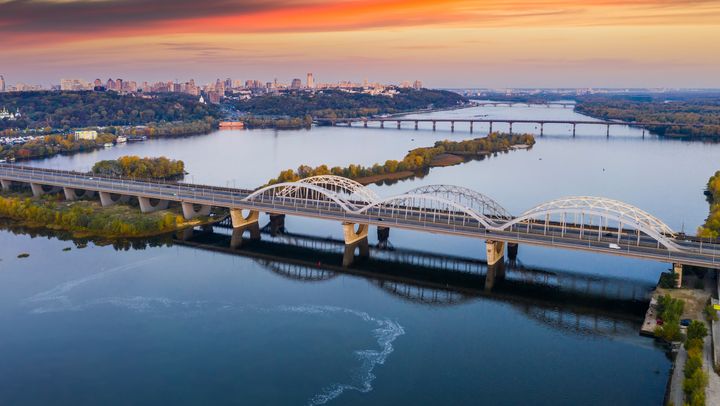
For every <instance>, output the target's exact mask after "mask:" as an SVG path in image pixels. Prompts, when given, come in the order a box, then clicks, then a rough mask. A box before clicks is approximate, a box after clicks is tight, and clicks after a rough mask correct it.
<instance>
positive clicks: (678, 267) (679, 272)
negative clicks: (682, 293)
mask: <svg viewBox="0 0 720 406" xmlns="http://www.w3.org/2000/svg"><path fill="white" fill-rule="evenodd" d="M673 275H675V276H676V280H675V287H676V288H681V287H682V276H683V266H682V264H678V263H675V264H673Z"/></svg>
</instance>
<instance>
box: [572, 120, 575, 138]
mask: <svg viewBox="0 0 720 406" xmlns="http://www.w3.org/2000/svg"><path fill="white" fill-rule="evenodd" d="M572 126H573V137H575V123H573V125H572Z"/></svg>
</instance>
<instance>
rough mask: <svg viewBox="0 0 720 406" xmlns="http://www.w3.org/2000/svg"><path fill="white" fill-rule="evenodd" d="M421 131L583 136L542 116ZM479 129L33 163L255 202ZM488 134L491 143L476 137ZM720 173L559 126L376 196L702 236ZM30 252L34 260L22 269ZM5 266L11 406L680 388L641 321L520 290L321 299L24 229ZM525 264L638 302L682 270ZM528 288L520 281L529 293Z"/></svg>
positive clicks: (260, 274)
mask: <svg viewBox="0 0 720 406" xmlns="http://www.w3.org/2000/svg"><path fill="white" fill-rule="evenodd" d="M421 116H422V117H432V116H434V117H458V118H461V117H478V116H482V117H493V118H518V119H520V118H544V119H580V120H582V119H587V117H585V116H582V115H579V114H577V113H574V112H573V111H572V110H571V109H561V108H547V107H543V106H531V107H512V108H509V107H482V108H469V109H461V110H453V111H446V112H434V113H425V114H422V115H421ZM495 129H498V130H502V129H503V128H502V127H498V126H497V125H496V127H495ZM467 130H468V129H467V128H466V127H463V126H462V125H456V130H455V132H454V133H451V132H450V131H449V128H446V127H443V126H441V125H439V126H438V131H436V132H433V131H432V130H431V128H430V127H429V126H428V125H421V128H420V130H418V131H415V130H413V129H412V128H411V127H410V126H408V128H404V129H402V130H397V129H395V128H392V129H391V128H386V129H379V128H367V129H365V128H342V127H334V128H332V127H318V128H313V129H312V130H301V131H273V130H253V131H242V130H225V131H218V132H215V133H212V134H209V135H206V136H197V137H188V138H178V139H170V140H149V141H146V142H143V143H135V144H128V145H123V146H119V147H114V148H109V149H104V150H98V151H94V152H90V153H84V154H76V155H72V156H58V157H54V158H49V159H45V160H39V161H33V162H31V163H30V164H32V165H37V166H42V167H48V168H62V169H75V170H87V169H88V168H89V167H90V166H92V164H93V163H94V162H95V161H97V160H100V159H111V158H115V157H118V156H120V155H127V154H134V155H141V156H158V155H165V156H168V157H170V158H175V159H182V160H184V161H185V164H186V169H187V170H188V171H189V172H190V175H188V177H187V178H186V180H187V181H188V182H194V183H207V184H214V185H220V186H236V187H256V186H259V185H261V184H263V183H264V182H266V181H267V180H268V179H269V178H271V177H274V176H276V175H277V174H278V173H279V172H280V171H281V170H283V169H288V168H295V167H297V166H298V165H300V164H309V165H319V164H323V163H325V164H328V165H331V166H332V165H339V166H346V165H347V164H350V163H357V164H363V165H371V164H373V163H375V162H384V161H385V160H387V159H400V158H402V157H403V156H404V154H405V153H406V152H407V151H408V150H409V149H412V148H415V147H420V146H427V145H431V144H432V143H433V142H434V141H437V140H442V139H452V140H461V139H466V138H469V137H470V134H469V132H468V131H467ZM486 130H487V128H486V127H482V126H481V127H479V128H478V127H477V126H476V128H475V132H476V134H478V135H476V136H480V135H482V134H484V133H485V132H486ZM513 130H514V131H515V132H524V131H533V132H536V133H537V131H538V130H537V129H536V128H535V126H534V125H526V126H523V125H517V124H516V125H515V126H514V128H513ZM718 156H720V145H715V144H702V143H691V142H683V141H677V140H664V139H658V138H657V137H655V136H652V135H647V136H645V137H644V138H643V137H642V132H641V130H638V129H631V128H621V127H617V128H615V127H614V128H613V129H612V133H611V136H610V137H609V138H606V137H605V128H604V127H590V126H587V127H583V126H580V127H578V130H577V136H576V137H575V138H573V137H572V136H571V133H570V128H569V126H561V125H557V126H546V127H545V132H544V136H543V137H539V136H538V137H537V143H536V144H535V146H534V147H533V148H532V149H530V150H527V151H525V150H521V151H512V152H509V153H507V154H500V155H498V156H496V157H492V158H489V159H485V160H482V161H475V162H470V163H466V164H462V165H457V166H452V167H446V168H434V169H432V170H431V171H430V173H429V174H428V175H427V176H425V177H423V178H416V179H411V180H406V181H402V182H398V183H395V184H393V185H389V186H377V185H373V186H372V187H373V188H374V189H375V190H376V191H377V192H378V193H379V194H380V195H383V196H389V195H392V194H396V193H402V192H404V191H406V190H408V189H411V188H413V187H416V186H420V185H427V184H440V183H442V184H455V185H459V186H465V187H469V188H472V189H475V190H477V191H481V192H483V193H485V194H487V195H489V196H492V197H493V198H495V199H496V200H497V201H498V202H500V203H501V204H502V205H503V206H504V207H505V208H507V209H508V210H509V211H510V212H511V213H513V214H519V213H521V212H522V211H524V210H526V209H529V208H531V207H532V206H534V205H536V204H539V203H542V202H544V201H547V200H550V199H553V198H557V197H561V196H566V195H597V196H605V197H611V198H616V199H619V200H622V201H625V202H628V203H631V204H634V205H636V206H638V207H640V208H642V209H644V210H646V211H648V212H650V213H652V214H654V215H656V216H658V217H659V218H661V219H662V220H664V221H665V222H667V223H668V224H669V225H670V226H671V227H673V228H675V229H677V230H680V229H684V230H686V231H688V232H694V230H695V228H696V227H697V226H698V225H700V224H701V223H702V221H703V220H704V218H705V216H706V215H707V211H708V207H707V203H706V202H705V199H704V196H703V194H702V191H703V189H704V186H705V182H706V181H707V179H708V177H709V176H710V175H711V174H712V173H714V171H715V170H717V169H718V168H716V167H714V166H713V165H714V160H716V158H717V157H718ZM286 227H287V229H288V230H289V231H290V232H293V233H301V234H309V235H314V236H320V237H331V238H339V237H340V236H341V228H340V227H339V225H338V224H335V223H332V222H324V221H314V220H303V219H297V218H288V219H287V220H286ZM390 241H391V242H392V244H393V245H394V246H395V247H398V248H399V249H401V250H402V249H405V248H407V249H413V250H420V251H423V252H428V253H437V254H442V255H456V256H460V257H463V258H467V259H473V258H475V259H483V258H484V245H483V244H482V242H481V241H475V240H471V239H463V238H451V237H447V236H441V235H432V234H421V233H415V232H408V231H399V230H392V231H391V235H390ZM371 242H374V230H373V232H371ZM268 244H270V242H268ZM66 247H72V249H71V250H70V251H63V248H66ZM264 249H266V250H268V251H267V252H277V253H279V252H280V250H281V249H282V247H281V246H274V245H268V246H267V247H266V248H264ZM20 252H27V253H29V254H30V257H28V258H24V259H19V258H16V256H17V255H18V254H19V253H20ZM289 255H290V257H291V258H290V259H291V260H292V255H296V254H292V253H291V254H289ZM0 259H1V260H2V261H1V262H0V292H2V294H1V295H0V309H1V310H2V311H0V318H1V319H2V320H0V321H1V322H2V325H3V326H5V328H4V333H3V334H2V336H0V356H2V358H3V363H2V364H0V373H2V376H3V377H4V378H3V379H2V380H1V381H0V404H25V405H35V404H37V405H41V404H48V403H52V404H73V405H94V404H148V405H150V404H158V403H166V404H175V405H183V404H187V405H195V404H218V405H221V404H324V403H328V404H343V405H346V404H349V405H354V404H370V403H375V404H390V403H402V404H405V403H413V404H457V405H461V404H468V405H470V404H478V403H482V404H500V405H502V404H507V405H509V404H528V403H533V404H548V405H550V404H552V405H558V404H560V405H563V404H567V405H574V404H588V405H593V404H618V405H625V404H627V405H639V404H648V405H657V404H661V403H662V399H663V394H664V387H665V384H666V382H667V378H668V370H669V367H670V361H669V360H668V359H667V357H666V355H665V353H664V350H663V349H662V348H660V347H658V346H656V345H655V344H654V343H653V341H652V340H650V339H647V338H643V337H640V336H638V335H637V331H638V329H639V326H640V325H639V323H640V321H639V320H640V318H641V316H642V315H641V313H642V309H641V310H638V308H637V306H635V307H633V308H632V309H626V310H618V309H615V308H613V309H608V308H606V307H604V305H601V304H596V303H594V302H593V300H594V299H592V298H591V299H590V300H585V299H587V298H585V299H582V298H581V297H575V296H572V295H571V296H563V295H562V294H560V295H559V296H556V295H555V294H550V293H547V296H546V294H545V293H543V292H546V291H545V290H543V289H545V288H537V287H533V288H532V289H533V290H532V291H533V292H536V293H535V294H531V295H529V293H528V292H530V291H529V290H527V289H529V288H527V287H526V285H523V284H520V285H514V284H510V285H508V286H506V287H505V288H501V289H500V290H499V291H497V293H495V294H489V295H487V294H483V293H480V292H481V291H482V289H480V290H478V292H475V291H468V292H463V293H462V294H461V297H462V300H450V301H445V300H425V299H426V297H425V296H424V295H425V294H429V295H433V294H435V295H440V297H444V296H443V295H447V294H448V293H447V292H445V291H444V290H443V289H442V287H443V284H445V285H446V286H448V287H449V286H451V285H452V283H454V282H452V281H450V280H446V279H444V278H446V276H443V274H442V271H441V272H439V273H438V275H435V276H433V277H432V278H433V282H432V283H429V282H428V281H416V280H414V278H410V280H409V281H407V282H406V283H404V285H402V286H403V288H402V289H400V288H393V289H389V288H388V286H389V285H388V284H387V283H386V282H379V281H382V280H384V278H386V277H388V278H389V277H390V276H392V274H393V272H400V268H401V266H400V265H393V264H389V265H388V264H385V265H383V264H374V263H373V264H370V265H368V267H369V269H368V270H367V272H366V273H365V274H357V273H350V274H348V273H343V272H340V271H338V272H334V273H333V274H332V275H333V277H331V278H318V279H312V278H310V279H308V278H299V277H297V275H295V276H296V277H292V275H290V276H289V275H288V272H285V271H281V270H280V269H281V268H282V269H284V268H283V267H281V266H279V265H273V264H274V262H273V261H269V262H268V261H263V260H258V259H257V258H255V259H254V258H250V257H248V256H245V255H232V254H227V253H223V252H218V251H211V250H205V249H201V248H199V247H189V246H185V245H182V244H171V245H161V246H147V247H144V249H129V250H116V249H115V248H114V247H112V246H99V245H95V244H93V243H90V244H88V246H87V247H86V248H82V249H80V248H77V247H75V246H74V245H73V243H72V242H71V241H64V240H61V239H59V238H57V237H55V236H49V237H40V236H35V237H33V236H32V235H31V234H29V233H26V232H11V231H9V230H3V231H0ZM281 262H282V261H280V262H278V263H281ZM518 262H519V264H515V265H513V266H514V267H520V268H521V269H530V270H532V272H531V273H533V274H548V275H551V276H552V275H554V276H553V277H555V278H557V280H558V281H559V280H571V281H575V280H582V281H593V282H592V283H594V284H596V283H599V284H601V285H602V284H603V283H604V282H603V281H609V282H607V283H609V284H610V285H609V286H615V285H613V284H617V283H620V282H622V286H626V287H627V286H629V287H632V290H633V292H634V293H633V294H638V295H639V296H638V297H643V296H644V294H646V293H647V292H648V290H649V289H651V288H652V286H654V284H655V282H656V281H657V279H658V277H659V274H660V273H661V272H663V271H665V270H667V269H668V268H669V265H668V264H663V263H655V262H648V261H640V260H633V259H627V258H614V257H607V256H600V255H593V254H587V253H578V252H567V251H561V250H552V249H545V248H536V247H526V246H521V247H520V252H519V255H518ZM379 269H387V273H389V274H390V275H382V272H380V271H378V270H379ZM513 269H515V268H513V267H511V268H510V269H509V270H508V278H509V279H512V278H513V276H512V275H526V273H524V271H523V272H520V271H518V272H516V271H514V270H513ZM448 275H450V274H448ZM568 275H569V276H568ZM447 277H448V278H449V276H447ZM578 278H580V279H578ZM520 279H522V277H521V276H517V277H516V278H515V280H520ZM618 281H620V282H618ZM471 282H472V281H471ZM573 283H574V282H573ZM588 283H590V282H588ZM551 285H552V283H551ZM393 286H395V285H393ZM567 286H569V285H567ZM567 286H566V287H563V288H560V289H559V291H560V292H561V293H562V292H565V290H566V289H567ZM537 289H540V290H539V292H540V293H537ZM618 289H619V288H618ZM556 290H557V289H556ZM417 292H423V293H422V294H420V297H419V295H418V293H417ZM548 292H553V287H552V286H550V291H548ZM603 292H604V289H603ZM618 292H619V290H618ZM555 293H557V292H555ZM604 294H605V292H604ZM528 295H529V296H528ZM618 295H621V294H620V293H618ZM576 302H577V303H576ZM643 303H645V302H643ZM636 304H637V303H636ZM640 307H644V306H640Z"/></svg>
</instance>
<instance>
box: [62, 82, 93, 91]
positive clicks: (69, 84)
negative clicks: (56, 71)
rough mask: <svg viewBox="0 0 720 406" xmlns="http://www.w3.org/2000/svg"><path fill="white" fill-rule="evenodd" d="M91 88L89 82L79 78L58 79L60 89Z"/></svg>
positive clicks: (76, 89)
mask: <svg viewBox="0 0 720 406" xmlns="http://www.w3.org/2000/svg"><path fill="white" fill-rule="evenodd" d="M88 89H92V87H91V85H90V83H87V82H85V81H83V80H80V79H60V90H70V91H78V90H88Z"/></svg>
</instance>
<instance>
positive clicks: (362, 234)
mask: <svg viewBox="0 0 720 406" xmlns="http://www.w3.org/2000/svg"><path fill="white" fill-rule="evenodd" d="M355 226H356V224H355V223H343V237H344V239H345V253H344V254H343V262H342V266H343V267H348V266H350V265H352V264H353V262H355V250H356V249H357V250H359V251H360V252H359V254H360V255H359V256H360V257H361V258H367V257H368V256H370V246H369V245H368V238H367V237H368V228H369V226H368V225H367V224H357V229H356V228H355Z"/></svg>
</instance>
